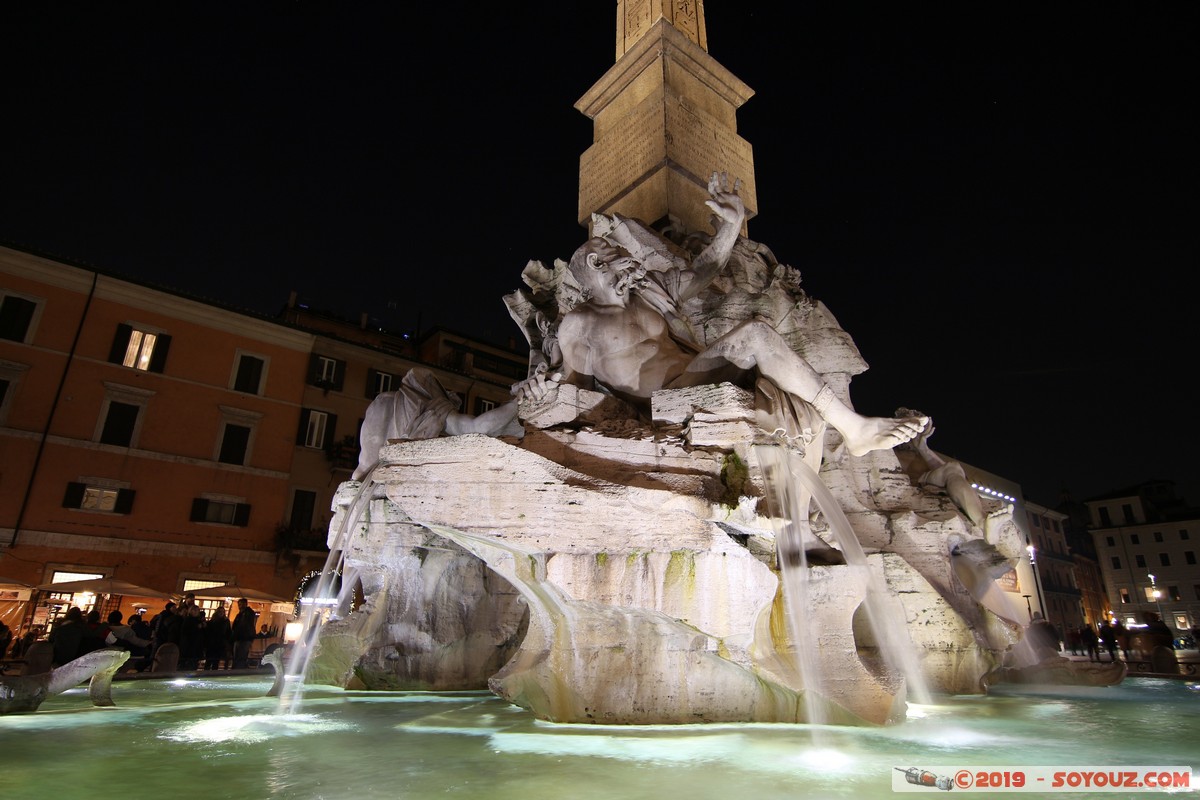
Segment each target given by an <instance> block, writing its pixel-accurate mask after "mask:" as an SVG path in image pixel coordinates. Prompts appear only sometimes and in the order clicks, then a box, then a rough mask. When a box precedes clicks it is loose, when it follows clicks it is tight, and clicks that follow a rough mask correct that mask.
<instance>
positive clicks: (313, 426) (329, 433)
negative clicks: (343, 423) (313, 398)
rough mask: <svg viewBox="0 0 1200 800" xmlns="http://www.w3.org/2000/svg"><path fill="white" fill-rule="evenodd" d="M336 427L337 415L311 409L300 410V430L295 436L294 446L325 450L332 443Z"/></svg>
mask: <svg viewBox="0 0 1200 800" xmlns="http://www.w3.org/2000/svg"><path fill="white" fill-rule="evenodd" d="M336 427H337V415H336V414H329V413H327V412H325V411H317V410H316V409H312V408H304V409H301V410H300V430H299V432H298V433H297V435H296V444H298V445H302V446H304V447H313V448H316V449H318V450H325V449H327V448H328V446H329V444H330V443H331V442H332V441H333V433H334V429H335V428H336Z"/></svg>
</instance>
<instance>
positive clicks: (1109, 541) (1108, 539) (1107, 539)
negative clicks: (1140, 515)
mask: <svg viewBox="0 0 1200 800" xmlns="http://www.w3.org/2000/svg"><path fill="white" fill-rule="evenodd" d="M1104 541H1105V543H1107V544H1108V546H1109V547H1116V546H1117V540H1116V539H1114V538H1113V537H1111V536H1105V537H1104Z"/></svg>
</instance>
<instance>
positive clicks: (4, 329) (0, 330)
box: [0, 294, 41, 344]
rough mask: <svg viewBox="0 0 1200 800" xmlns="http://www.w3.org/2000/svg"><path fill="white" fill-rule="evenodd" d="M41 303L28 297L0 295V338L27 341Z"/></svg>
mask: <svg viewBox="0 0 1200 800" xmlns="http://www.w3.org/2000/svg"><path fill="white" fill-rule="evenodd" d="M40 308H41V305H40V304H39V303H38V302H37V301H34V300H31V299H29V298H28V297H20V296H18V295H15V294H4V295H3V297H0V339H8V340H9V341H12V342H21V343H22V344H25V343H27V341H28V337H29V335H30V333H31V332H32V331H33V327H34V326H33V321H34V318H35V317H36V316H37V314H38V311H39V310H40Z"/></svg>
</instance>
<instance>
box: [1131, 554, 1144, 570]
mask: <svg viewBox="0 0 1200 800" xmlns="http://www.w3.org/2000/svg"><path fill="white" fill-rule="evenodd" d="M1133 558H1134V561H1136V562H1137V565H1138V566H1139V567H1142V568H1143V569H1144V568H1145V567H1146V557H1145V556H1142V555H1138V556H1134V557H1133Z"/></svg>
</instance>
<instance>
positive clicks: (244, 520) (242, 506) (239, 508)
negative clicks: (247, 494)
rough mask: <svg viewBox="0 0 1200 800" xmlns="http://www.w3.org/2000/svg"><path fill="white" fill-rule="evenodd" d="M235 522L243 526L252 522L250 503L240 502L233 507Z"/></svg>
mask: <svg viewBox="0 0 1200 800" xmlns="http://www.w3.org/2000/svg"><path fill="white" fill-rule="evenodd" d="M233 524H234V525H240V526H241V527H243V528H244V527H246V526H247V525H249V524H250V504H249V503H238V504H237V505H235V506H234V507H233Z"/></svg>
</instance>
